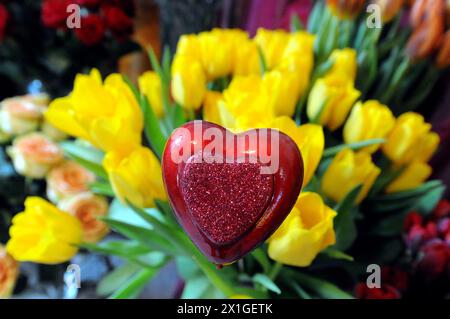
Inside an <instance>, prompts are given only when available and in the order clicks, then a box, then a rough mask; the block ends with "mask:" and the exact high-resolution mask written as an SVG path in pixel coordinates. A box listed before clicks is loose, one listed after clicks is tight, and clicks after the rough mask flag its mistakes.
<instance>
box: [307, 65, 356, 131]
mask: <svg viewBox="0 0 450 319" xmlns="http://www.w3.org/2000/svg"><path fill="white" fill-rule="evenodd" d="M360 94H361V92H359V91H358V90H357V89H355V87H354V83H353V81H351V80H350V79H349V78H347V77H345V76H341V75H340V74H336V73H332V74H330V75H327V76H325V77H323V78H320V79H318V80H317V81H316V82H315V84H314V86H313V88H312V89H311V93H310V94H309V97H308V105H307V109H306V114H307V115H308V118H309V119H310V120H311V121H317V123H319V124H321V125H326V126H327V127H328V128H329V129H330V130H331V131H334V130H336V129H337V128H339V127H340V126H341V125H342V124H343V123H344V121H345V119H346V117H347V115H348V113H349V112H350V109H351V108H352V106H353V104H354V103H355V101H356V100H357V99H358V97H359V96H360Z"/></svg>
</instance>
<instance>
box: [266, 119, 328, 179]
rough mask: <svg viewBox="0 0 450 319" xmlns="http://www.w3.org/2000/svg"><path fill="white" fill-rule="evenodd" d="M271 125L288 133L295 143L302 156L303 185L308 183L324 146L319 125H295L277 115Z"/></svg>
mask: <svg viewBox="0 0 450 319" xmlns="http://www.w3.org/2000/svg"><path fill="white" fill-rule="evenodd" d="M271 127H273V128H276V129H278V130H280V131H281V132H283V133H284V134H286V135H288V136H289V137H290V138H292V139H293V140H294V142H295V143H296V144H297V146H298V148H299V150H300V152H301V154H302V158H303V167H304V177H303V187H305V186H306V185H308V183H309V181H310V180H311V178H312V177H313V175H314V172H315V171H316V169H317V166H318V165H319V162H320V159H321V158H322V154H323V149H324V146H325V136H324V134H323V129H322V127H321V126H320V125H316V124H303V125H300V126H297V124H295V122H294V120H292V119H291V118H290V117H287V116H281V117H277V118H276V119H275V120H273V122H272V124H271Z"/></svg>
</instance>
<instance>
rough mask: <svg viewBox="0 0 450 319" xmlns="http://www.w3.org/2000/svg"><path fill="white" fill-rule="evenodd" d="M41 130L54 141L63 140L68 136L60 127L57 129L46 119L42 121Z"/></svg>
mask: <svg viewBox="0 0 450 319" xmlns="http://www.w3.org/2000/svg"><path fill="white" fill-rule="evenodd" d="M41 131H42V133H44V134H45V135H47V136H48V137H49V138H51V139H52V140H54V141H55V142H60V141H64V140H65V139H67V137H68V135H67V134H66V133H64V132H63V131H61V130H60V129H57V128H56V127H54V126H53V125H52V124H50V123H49V122H47V121H44V122H43V123H42V126H41Z"/></svg>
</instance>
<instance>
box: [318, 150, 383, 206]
mask: <svg viewBox="0 0 450 319" xmlns="http://www.w3.org/2000/svg"><path fill="white" fill-rule="evenodd" d="M379 174H380V169H379V168H378V167H377V166H375V164H374V163H373V162H372V159H371V157H370V155H369V154H368V153H366V152H358V153H355V152H353V151H352V150H351V149H348V148H347V149H344V150H342V151H340V152H339V153H338V154H337V155H336V156H335V158H334V159H333V161H332V162H331V164H330V166H329V167H328V169H327V170H326V172H325V174H324V176H323V179H322V190H323V192H324V193H325V195H327V196H328V197H330V198H331V199H333V200H334V201H336V202H339V201H341V200H342V199H344V198H345V196H346V195H347V194H348V193H349V192H350V191H351V190H352V189H354V188H355V187H356V186H358V185H362V188H361V190H360V192H359V195H358V197H357V198H356V203H357V204H359V203H361V201H362V200H363V199H364V198H365V197H366V196H367V193H368V192H369V190H370V188H371V187H372V185H373V183H374V182H375V180H376V178H377V177H378V175H379Z"/></svg>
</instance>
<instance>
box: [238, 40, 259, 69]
mask: <svg viewBox="0 0 450 319" xmlns="http://www.w3.org/2000/svg"><path fill="white" fill-rule="evenodd" d="M260 72H261V69H260V64H259V53H258V45H257V44H256V43H255V42H254V41H251V40H249V39H247V40H243V41H242V42H241V43H239V47H238V48H236V49H235V50H234V58H233V75H235V76H237V75H250V74H259V73H260Z"/></svg>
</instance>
